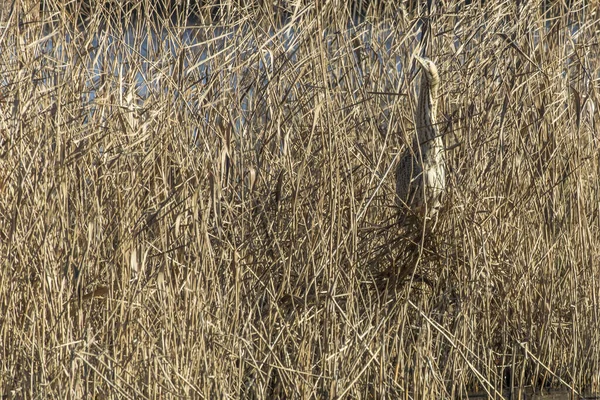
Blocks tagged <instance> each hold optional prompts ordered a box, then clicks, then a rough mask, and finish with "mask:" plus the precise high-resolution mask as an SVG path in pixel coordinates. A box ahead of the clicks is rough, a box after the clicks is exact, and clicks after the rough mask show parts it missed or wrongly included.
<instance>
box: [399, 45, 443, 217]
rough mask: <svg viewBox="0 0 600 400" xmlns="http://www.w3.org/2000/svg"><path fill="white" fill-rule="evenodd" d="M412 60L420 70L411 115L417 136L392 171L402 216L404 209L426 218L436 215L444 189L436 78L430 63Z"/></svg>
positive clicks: (437, 78)
mask: <svg viewBox="0 0 600 400" xmlns="http://www.w3.org/2000/svg"><path fill="white" fill-rule="evenodd" d="M415 58H416V59H417V61H418V62H419V63H420V64H421V68H422V70H423V76H422V78H421V89H420V92H419V98H418V103H417V111H416V114H415V123H416V131H417V134H416V137H415V139H414V140H413V143H412V146H411V147H410V148H408V149H407V150H406V151H405V152H404V153H403V154H402V156H401V158H400V162H399V163H398V167H397V168H396V202H397V204H398V206H399V207H400V210H403V211H404V213H405V214H406V211H407V207H408V208H409V209H410V210H411V211H412V213H414V214H417V215H418V216H419V217H423V218H425V219H430V218H432V217H434V216H436V215H437V213H438V211H439V209H440V207H441V203H442V195H443V193H444V191H445V189H446V157H445V148H444V142H443V140H442V138H441V136H440V135H439V133H438V129H437V126H436V125H435V120H436V112H437V92H438V87H439V83H440V78H439V75H438V71H437V68H436V66H435V64H434V63H433V62H432V61H431V60H429V59H426V58H421V57H418V56H415Z"/></svg>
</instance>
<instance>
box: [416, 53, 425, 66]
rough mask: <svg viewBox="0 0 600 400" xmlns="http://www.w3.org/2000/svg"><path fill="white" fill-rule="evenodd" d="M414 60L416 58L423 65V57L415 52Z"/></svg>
mask: <svg viewBox="0 0 600 400" xmlns="http://www.w3.org/2000/svg"><path fill="white" fill-rule="evenodd" d="M415 60H417V61H418V62H419V64H421V65H422V66H423V67H424V66H425V59H424V58H423V57H421V56H418V55H416V54H415Z"/></svg>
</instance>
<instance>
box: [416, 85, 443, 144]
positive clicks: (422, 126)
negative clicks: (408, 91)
mask: <svg viewBox="0 0 600 400" xmlns="http://www.w3.org/2000/svg"><path fill="white" fill-rule="evenodd" d="M437 91H438V85H437V82H434V83H432V82H428V81H427V80H426V79H425V78H423V82H422V84H421V92H420V93H419V98H418V104H417V113H416V118H415V122H416V125H417V126H416V128H417V140H418V142H419V145H422V144H425V143H428V142H432V141H434V140H438V139H439V140H441V138H440V137H439V135H438V131H437V126H436V124H435V122H436V117H437ZM431 144H433V143H431Z"/></svg>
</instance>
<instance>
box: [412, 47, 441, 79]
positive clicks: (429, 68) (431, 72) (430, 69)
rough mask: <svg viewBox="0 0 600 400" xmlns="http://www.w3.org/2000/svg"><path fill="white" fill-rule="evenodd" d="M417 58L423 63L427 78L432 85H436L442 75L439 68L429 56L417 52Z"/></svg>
mask: <svg viewBox="0 0 600 400" xmlns="http://www.w3.org/2000/svg"><path fill="white" fill-rule="evenodd" d="M415 60H417V62H418V63H419V64H420V65H421V69H422V70H423V73H424V74H425V78H426V79H427V82H429V84H430V85H432V86H436V85H437V84H438V83H439V82H440V75H439V74H438V69H437V67H436V66H435V64H434V63H433V61H431V60H430V59H429V58H424V57H420V56H418V55H416V54H415Z"/></svg>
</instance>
